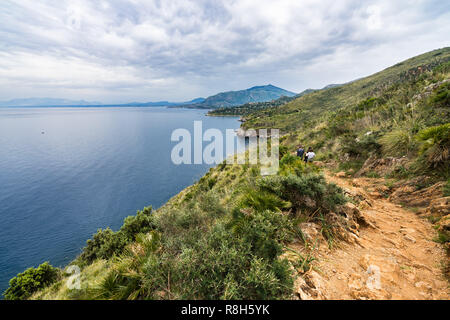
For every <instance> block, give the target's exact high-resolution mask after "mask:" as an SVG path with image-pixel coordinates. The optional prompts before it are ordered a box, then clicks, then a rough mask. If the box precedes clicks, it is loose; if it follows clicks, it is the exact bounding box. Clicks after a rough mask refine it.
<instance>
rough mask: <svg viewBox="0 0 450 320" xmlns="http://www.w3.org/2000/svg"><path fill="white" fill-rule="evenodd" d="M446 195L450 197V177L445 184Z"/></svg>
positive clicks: (444, 191)
mask: <svg viewBox="0 0 450 320" xmlns="http://www.w3.org/2000/svg"><path fill="white" fill-rule="evenodd" d="M443 193H444V197H450V179H447V183H446V184H445V185H444V190H443Z"/></svg>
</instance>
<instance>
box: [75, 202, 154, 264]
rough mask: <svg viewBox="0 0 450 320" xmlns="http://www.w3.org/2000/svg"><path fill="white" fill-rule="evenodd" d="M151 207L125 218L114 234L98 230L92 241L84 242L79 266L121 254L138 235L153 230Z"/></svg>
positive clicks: (110, 231)
mask: <svg viewBox="0 0 450 320" xmlns="http://www.w3.org/2000/svg"><path fill="white" fill-rule="evenodd" d="M151 213H152V207H147V208H144V210H142V211H138V212H137V214H136V216H129V217H127V218H125V220H124V223H123V225H122V227H121V228H120V230H119V231H117V232H114V231H112V230H111V229H109V228H107V229H105V230H102V229H99V230H98V231H97V233H96V234H94V235H93V237H92V239H89V240H88V241H87V242H86V247H85V248H84V249H83V252H82V253H81V255H80V257H79V262H80V263H81V264H85V263H87V264H90V263H92V262H93V261H95V260H96V259H108V258H110V257H112V256H114V255H117V254H120V253H122V251H123V250H124V248H125V246H126V245H127V244H128V243H130V242H132V241H134V240H135V236H136V235H137V234H139V233H146V232H149V231H150V230H153V229H154V223H153V217H152V215H151Z"/></svg>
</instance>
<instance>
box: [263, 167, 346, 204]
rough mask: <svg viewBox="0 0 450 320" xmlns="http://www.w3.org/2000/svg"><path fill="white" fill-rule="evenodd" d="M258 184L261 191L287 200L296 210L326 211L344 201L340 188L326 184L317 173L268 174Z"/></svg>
mask: <svg viewBox="0 0 450 320" xmlns="http://www.w3.org/2000/svg"><path fill="white" fill-rule="evenodd" d="M258 186H259V188H260V189H261V190H262V191H267V192H271V193H274V194H276V195H277V196H278V197H280V198H281V199H283V200H285V201H289V202H290V203H291V204H292V207H293V208H294V209H296V210H303V211H315V210H317V209H320V210H323V211H325V212H328V211H330V210H334V209H335V207H336V205H340V204H344V203H345V202H346V200H345V197H344V195H343V192H342V190H341V189H340V188H339V187H337V186H336V185H333V184H327V183H326V181H325V178H324V177H323V176H322V175H318V174H306V175H302V176H301V177H299V176H296V175H292V174H291V175H288V176H286V177H284V176H270V177H265V178H263V179H261V180H260V181H259V182H258Z"/></svg>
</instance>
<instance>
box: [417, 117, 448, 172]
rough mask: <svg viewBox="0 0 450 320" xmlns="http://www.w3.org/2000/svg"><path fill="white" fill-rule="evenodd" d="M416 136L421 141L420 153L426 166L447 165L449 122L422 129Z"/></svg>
mask: <svg viewBox="0 0 450 320" xmlns="http://www.w3.org/2000/svg"><path fill="white" fill-rule="evenodd" d="M417 138H418V140H419V141H420V142H421V143H422V145H421V149H420V154H421V155H422V156H423V157H424V158H425V160H426V163H427V166H428V167H432V168H437V167H445V166H448V161H449V157H450V123H447V124H444V125H441V126H436V127H431V128H428V129H424V130H422V131H420V132H419V133H418V134H417ZM447 169H448V168H447Z"/></svg>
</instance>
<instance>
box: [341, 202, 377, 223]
mask: <svg viewBox="0 0 450 320" xmlns="http://www.w3.org/2000/svg"><path fill="white" fill-rule="evenodd" d="M338 213H339V214H341V215H344V216H345V217H346V218H347V220H349V221H351V220H353V221H354V222H355V223H357V226H358V227H359V226H362V227H372V228H375V226H374V225H373V224H372V223H371V222H370V221H369V219H368V218H366V217H365V216H364V215H363V214H362V213H361V211H360V210H359V209H358V208H357V207H356V206H355V205H354V204H353V203H350V202H347V203H346V204H344V205H342V206H340V207H339V208H338Z"/></svg>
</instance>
